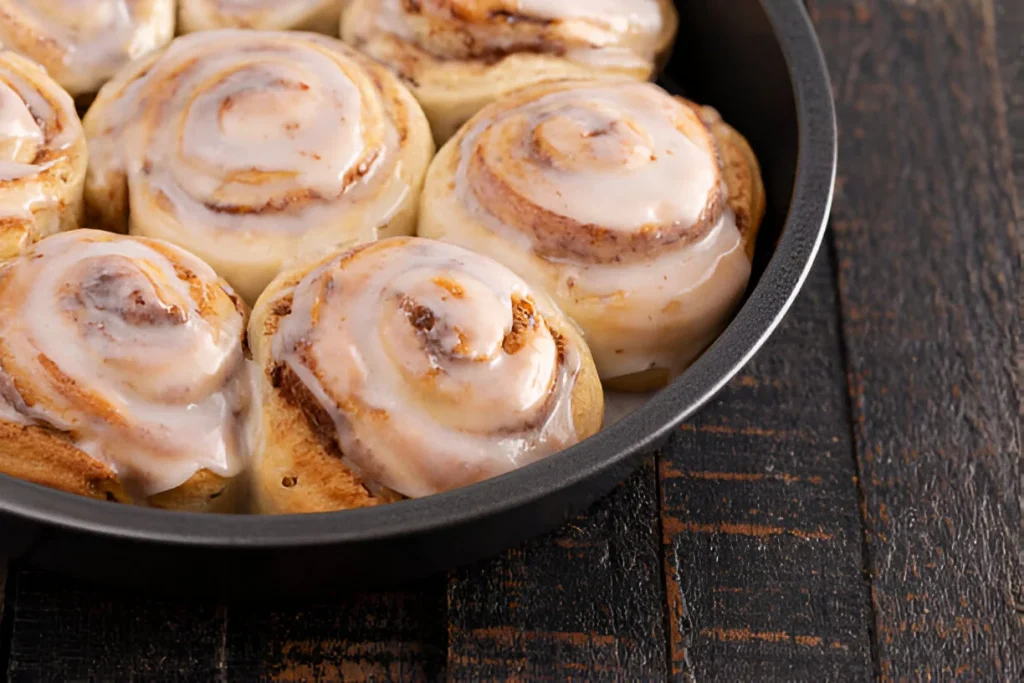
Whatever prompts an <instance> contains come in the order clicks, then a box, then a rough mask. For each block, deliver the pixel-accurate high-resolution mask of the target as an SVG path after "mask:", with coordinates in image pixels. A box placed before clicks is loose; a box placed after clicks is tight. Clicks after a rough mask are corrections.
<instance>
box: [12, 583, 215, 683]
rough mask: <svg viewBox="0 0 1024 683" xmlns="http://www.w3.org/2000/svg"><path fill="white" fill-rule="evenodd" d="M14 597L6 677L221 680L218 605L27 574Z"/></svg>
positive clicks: (29, 682)
mask: <svg viewBox="0 0 1024 683" xmlns="http://www.w3.org/2000/svg"><path fill="white" fill-rule="evenodd" d="M15 585H16V590H15V591H14V592H13V593H12V595H9V596H8V604H7V609H9V610H10V611H11V615H10V616H11V619H12V622H11V624H12V627H11V641H10V662H9V667H8V675H9V677H10V681H11V682H12V683H20V682H21V681H24V682H26V683H33V682H35V681H132V680H136V681H183V682H184V681H222V680H224V675H225V668H224V646H223V645H224V635H225V627H226V622H225V617H224V612H223V610H222V609H220V608H218V607H217V606H216V605H186V604H176V603H172V602H167V601H162V600H157V599H153V598H147V597H141V596H127V595H119V594H117V593H115V592H113V591H110V590H106V589H101V588H92V587H87V586H83V585H80V584H78V583H76V582H73V581H70V580H67V579H63V578H60V577H56V576H51V575H49V574H44V573H41V572H37V571H32V570H25V569H21V570H19V571H18V574H17V579H16V582H15Z"/></svg>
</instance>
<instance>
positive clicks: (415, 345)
mask: <svg viewBox="0 0 1024 683" xmlns="http://www.w3.org/2000/svg"><path fill="white" fill-rule="evenodd" d="M289 294H291V295H293V301H292V305H291V313H290V314H289V315H288V316H287V317H285V318H284V319H283V320H282V321H281V323H280V325H279V328H278V331H277V332H276V334H275V336H274V339H273V346H272V354H273V357H274V358H275V359H276V360H277V362H281V363H284V364H286V365H287V367H289V368H291V369H292V370H293V371H294V372H295V374H296V375H297V376H298V377H299V378H300V379H301V380H302V382H303V384H304V385H305V386H306V387H307V388H308V389H309V390H310V391H311V393H312V394H313V395H314V396H315V397H316V399H317V400H318V401H319V402H320V403H321V405H322V406H323V407H324V408H325V409H326V410H327V411H328V413H329V414H330V415H331V416H332V417H333V419H334V421H335V425H336V427H337V430H338V437H339V444H340V446H341V450H342V452H343V453H344V456H345V458H346V461H347V462H349V463H350V464H351V465H352V467H353V468H354V469H355V470H356V471H357V472H359V473H361V474H362V475H363V476H364V477H366V478H367V479H368V480H370V481H371V482H374V483H376V484H379V485H382V486H385V487H387V488H390V489H393V490H395V491H398V492H400V493H402V494H404V495H406V496H410V497H418V496H425V495H430V494H432V493H437V492H439V491H444V490H448V489H451V488H455V487H458V486H462V485H465V484H468V483H472V482H474V481H479V480H482V479H485V478H487V477H492V476H496V475H498V474H501V473H504V472H508V471H510V470H512V469H514V468H516V467H520V466H522V465H525V464H528V463H529V462H532V461H535V460H537V459H540V458H542V457H545V456H547V455H550V454H551V453H554V452H556V451H558V450H561V449H563V448H565V447H567V446H569V445H571V444H572V443H574V442H575V441H576V440H577V434H576V429H575V426H574V423H573V415H572V404H571V403H572V402H571V395H572V387H573V385H574V382H575V378H576V375H577V373H578V372H579V368H580V363H581V355H580V350H579V349H577V348H575V347H574V346H573V345H572V343H571V341H570V340H569V339H568V338H567V337H563V344H564V347H563V350H562V358H561V360H559V349H558V348H557V346H556V341H555V338H554V336H553V334H552V333H551V331H550V330H549V328H548V327H547V326H546V325H547V324H546V323H545V322H543V321H544V320H545V319H547V320H552V319H554V318H555V317H556V316H558V315H559V314H558V313H557V312H556V311H555V309H554V308H553V307H552V306H551V304H550V302H548V301H546V300H545V299H543V298H537V296H536V294H534V293H532V292H531V291H530V289H529V288H528V287H527V285H526V283H524V282H523V281H522V280H520V279H519V278H518V277H516V276H515V275H513V274H512V272H511V271H508V270H507V269H505V268H504V267H502V266H501V265H500V264H498V263H495V262H492V261H491V260H490V259H486V258H483V257H480V256H479V255H477V254H473V253H471V252H469V251H467V250H464V249H462V248H460V247H457V246H454V245H449V244H444V243H441V242H434V241H431V240H422V239H415V238H395V239H393V240H387V241H384V242H380V243H377V244H375V245H371V246H370V247H368V248H366V249H365V250H363V251H360V252H358V253H356V254H355V255H353V256H346V255H342V256H340V257H336V258H334V259H331V260H329V261H327V262H326V263H324V264H323V265H320V266H319V267H317V268H315V269H314V270H313V271H311V272H310V273H309V274H308V275H306V276H305V277H304V278H303V279H302V281H301V282H300V283H299V284H298V285H297V286H296V287H295V288H294V290H286V291H285V292H283V293H282V295H280V296H285V295H289ZM524 299H525V300H527V301H531V300H532V301H533V302H534V305H535V310H536V314H535V316H534V319H533V320H534V322H533V326H534V327H533V329H527V330H525V331H522V332H521V337H520V338H521V339H523V340H525V343H524V345H523V346H522V347H521V348H519V349H517V350H516V349H514V348H511V347H509V348H506V347H505V346H504V345H503V344H504V343H505V340H506V339H507V338H508V335H509V333H510V332H511V331H512V329H513V301H514V300H524ZM416 320H420V321H424V320H429V322H424V323H422V324H421V325H420V326H419V327H417V326H416V325H414V321H416ZM510 351H511V352H510Z"/></svg>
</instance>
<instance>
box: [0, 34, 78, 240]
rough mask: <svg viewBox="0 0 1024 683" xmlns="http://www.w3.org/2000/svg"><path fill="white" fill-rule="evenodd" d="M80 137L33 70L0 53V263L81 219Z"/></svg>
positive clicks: (64, 107) (68, 109)
mask: <svg viewBox="0 0 1024 683" xmlns="http://www.w3.org/2000/svg"><path fill="white" fill-rule="evenodd" d="M86 158H87V153H86V145H85V134H84V133H83V132H82V123H81V122H80V121H79V120H78V114H77V113H75V105H74V103H73V102H72V101H71V98H70V97H69V96H68V94H67V93H66V92H64V91H63V90H61V88H60V86H59V85H57V84H56V83H55V82H54V81H53V79H52V78H50V77H49V76H47V75H46V72H45V71H44V70H43V68H42V67H41V66H39V65H38V64H36V63H34V62H32V61H30V60H28V59H25V58H24V57H22V56H20V55H17V54H15V53H13V52H6V51H4V52H0V260H2V259H5V258H9V257H11V256H14V255H15V254H17V253H18V252H19V251H21V250H22V249H24V248H25V247H26V246H28V245H29V244H31V243H32V242H34V241H36V240H37V239H39V238H41V237H45V236H46V235H50V234H53V233H55V232H58V231H61V230H69V229H71V228H77V227H78V224H79V222H80V221H81V219H82V186H83V184H84V183H85V168H86Z"/></svg>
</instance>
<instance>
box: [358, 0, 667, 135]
mask: <svg viewBox="0 0 1024 683" xmlns="http://www.w3.org/2000/svg"><path fill="white" fill-rule="evenodd" d="M677 25H678V16H677V14H676V10H675V7H674V5H673V3H672V2H671V0H349V1H348V2H347V3H346V4H345V6H344V8H343V10H342V20H341V35H342V38H343V39H344V40H345V41H346V42H348V43H351V44H352V45H355V46H356V47H358V48H359V49H360V50H362V51H363V52H365V53H366V54H368V55H370V56H371V57H374V58H375V59H378V60H380V61H381V62H383V63H384V64H387V65H388V66H390V67H391V68H392V69H393V70H394V71H395V72H396V73H397V74H398V75H399V76H401V77H402V79H403V80H404V81H405V82H406V83H407V84H409V87H410V89H411V90H412V92H413V94H414V95H415V96H416V98H417V99H418V100H419V101H420V104H421V105H423V109H424V111H425V112H426V114H427V117H428V118H429V119H430V123H431V126H432V128H433V131H434V136H435V139H436V140H437V142H438V144H440V143H442V142H444V141H445V140H447V139H448V138H449V137H451V136H452V135H453V134H454V133H455V131H456V130H457V129H458V128H459V126H460V125H462V124H463V123H464V122H465V121H466V120H467V119H469V117H471V116H472V115H473V114H475V113H476V112H477V111H479V110H480V108H481V107H483V106H484V105H486V104H488V103H490V102H494V101H495V100H498V99H500V98H501V97H503V96H504V95H505V94H506V93H509V92H511V91H513V90H516V89H518V88H521V87H523V86H526V85H530V84H533V83H538V82H541V81H550V80H554V79H560V78H597V77H603V76H614V77H628V78H635V79H637V80H646V79H648V78H650V77H651V76H652V75H653V74H654V72H655V71H656V68H657V67H658V66H659V65H660V64H661V63H662V62H663V60H664V59H665V58H667V56H668V53H669V51H670V49H671V46H672V41H673V39H674V37H675V33H676V28H677Z"/></svg>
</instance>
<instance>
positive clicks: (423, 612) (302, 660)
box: [226, 576, 446, 683]
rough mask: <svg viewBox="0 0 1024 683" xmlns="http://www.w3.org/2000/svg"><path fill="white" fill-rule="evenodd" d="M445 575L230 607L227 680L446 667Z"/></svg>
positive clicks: (432, 675) (435, 671)
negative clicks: (298, 601)
mask: <svg viewBox="0 0 1024 683" xmlns="http://www.w3.org/2000/svg"><path fill="white" fill-rule="evenodd" d="M445 609H446V606H445V577H443V576H439V577H435V578H433V579H429V580H427V581H423V582H421V583H418V584H415V585H412V586H409V587H408V588H406V589H405V590H402V591H394V592H380V593H361V594H357V595H354V596H352V597H350V598H347V599H345V600H340V601H334V602H330V603H324V604H320V605H315V606H310V607H301V608H297V609H267V608H261V607H252V606H241V605H235V606H232V607H231V609H230V611H229V617H228V622H229V628H228V635H227V641H226V651H227V656H226V659H227V670H228V676H227V679H228V680H229V681H239V683H243V682H244V683H248V682H249V681H275V682H279V683H291V682H295V683H298V682H304V681H341V680H345V681H370V680H373V681H425V680H437V679H439V678H441V677H442V676H443V672H444V666H445V637H446V635H445V624H446V615H445Z"/></svg>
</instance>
